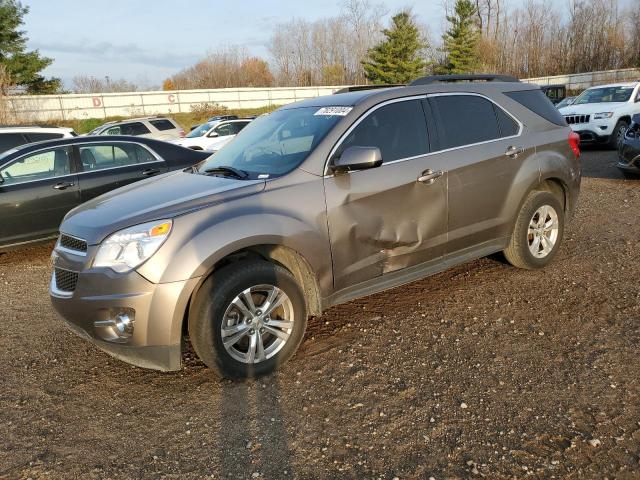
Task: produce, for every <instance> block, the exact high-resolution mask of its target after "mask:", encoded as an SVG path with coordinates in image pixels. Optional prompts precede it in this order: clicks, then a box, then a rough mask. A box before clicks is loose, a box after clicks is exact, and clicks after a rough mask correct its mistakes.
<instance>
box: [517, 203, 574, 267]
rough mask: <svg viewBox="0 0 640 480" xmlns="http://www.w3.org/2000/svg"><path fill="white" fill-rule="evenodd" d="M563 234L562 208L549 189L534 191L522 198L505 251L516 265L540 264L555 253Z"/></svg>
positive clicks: (547, 261) (546, 262)
mask: <svg viewBox="0 0 640 480" xmlns="http://www.w3.org/2000/svg"><path fill="white" fill-rule="evenodd" d="M563 234H564V209H563V208H562V204H561V203H560V201H559V200H558V198H557V197H556V196H555V195H553V194H552V193H550V192H541V191H534V192H531V193H530V194H529V196H528V197H527V199H526V200H525V202H524V204H523V205H522V208H521V209H520V213H519V214H518V218H517V220H516V224H515V227H514V229H513V233H512V234H511V239H510V241H509V245H508V246H507V248H506V249H505V250H504V255H505V257H506V258H507V260H508V261H509V263H510V264H511V265H513V266H514V267H518V268H526V269H536V268H543V267H544V266H546V265H547V264H548V263H549V262H550V261H551V260H552V259H553V257H555V255H556V253H557V252H558V248H559V247H560V243H561V242H562V236H563Z"/></svg>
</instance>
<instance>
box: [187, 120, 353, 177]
mask: <svg viewBox="0 0 640 480" xmlns="http://www.w3.org/2000/svg"><path fill="white" fill-rule="evenodd" d="M324 112H326V108H320V107H302V108H289V109H284V110H277V111H275V112H273V113H270V114H269V115H265V116H262V117H260V118H258V119H257V120H254V121H253V122H251V123H250V124H249V125H247V127H246V128H245V129H244V130H243V132H242V135H239V136H238V137H237V138H236V139H235V140H234V141H233V142H230V143H229V144H228V145H227V146H226V147H225V148H223V149H222V150H219V151H218V152H217V153H216V154H214V155H212V156H211V157H209V158H208V159H207V161H206V162H204V163H203V164H202V165H200V166H199V168H198V172H204V171H205V170H209V169H213V168H216V167H223V166H226V167H233V168H236V169H240V170H244V171H245V172H247V173H248V174H249V177H248V178H268V177H274V176H279V175H283V174H285V173H287V172H289V171H291V170H293V169H294V168H296V167H297V166H298V165H300V164H301V163H302V162H303V161H304V160H305V159H306V158H307V156H308V155H309V153H311V152H312V151H313V149H314V148H316V146H317V145H318V144H319V143H320V141H322V139H323V138H324V137H325V136H326V134H327V133H328V132H329V131H330V130H331V129H332V128H333V127H334V126H335V125H336V124H337V123H338V122H339V121H340V120H341V119H342V118H343V117H342V116H341V115H339V114H335V115H331V114H326V113H324Z"/></svg>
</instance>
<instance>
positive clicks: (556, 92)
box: [540, 85, 567, 105]
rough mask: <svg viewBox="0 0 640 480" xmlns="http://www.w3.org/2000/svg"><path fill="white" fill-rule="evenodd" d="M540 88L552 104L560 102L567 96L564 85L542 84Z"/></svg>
mask: <svg viewBox="0 0 640 480" xmlns="http://www.w3.org/2000/svg"><path fill="white" fill-rule="evenodd" d="M540 89H541V90H542V93H544V94H545V95H546V96H547V97H548V98H549V100H551V103H553V104H554V105H555V104H557V103H560V102H561V101H562V100H564V98H565V97H566V96H567V87H566V85H544V86H542V87H540Z"/></svg>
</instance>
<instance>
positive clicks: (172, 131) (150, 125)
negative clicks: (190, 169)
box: [87, 117, 184, 140]
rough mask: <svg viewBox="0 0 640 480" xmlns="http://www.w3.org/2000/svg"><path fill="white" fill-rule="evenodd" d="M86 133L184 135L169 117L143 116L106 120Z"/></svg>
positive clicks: (147, 135) (168, 138)
mask: <svg viewBox="0 0 640 480" xmlns="http://www.w3.org/2000/svg"><path fill="white" fill-rule="evenodd" d="M87 135H133V136H135V137H146V138H155V139H156V140H172V139H174V138H179V137H184V130H183V129H182V128H181V127H180V125H178V124H177V123H176V122H175V121H174V120H172V119H170V118H166V117H144V118H132V119H131V120H121V121H116V122H107V123H105V124H103V125H100V126H99V127H98V128H96V129H94V130H92V131H91V132H89V133H88V134H87Z"/></svg>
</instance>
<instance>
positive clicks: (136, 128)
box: [103, 122, 151, 136]
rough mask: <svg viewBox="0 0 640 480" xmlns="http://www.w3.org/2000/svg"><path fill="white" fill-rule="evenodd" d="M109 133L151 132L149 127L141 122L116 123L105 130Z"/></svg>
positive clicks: (132, 133)
mask: <svg viewBox="0 0 640 480" xmlns="http://www.w3.org/2000/svg"><path fill="white" fill-rule="evenodd" d="M103 133H105V134H107V135H134V136H135V135H146V134H147V133H151V132H150V131H149V129H148V128H147V127H146V126H145V125H144V124H142V123H140V122H133V123H123V124H121V125H115V126H113V127H111V128H109V129H108V130H106V131H105V132H103Z"/></svg>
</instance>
